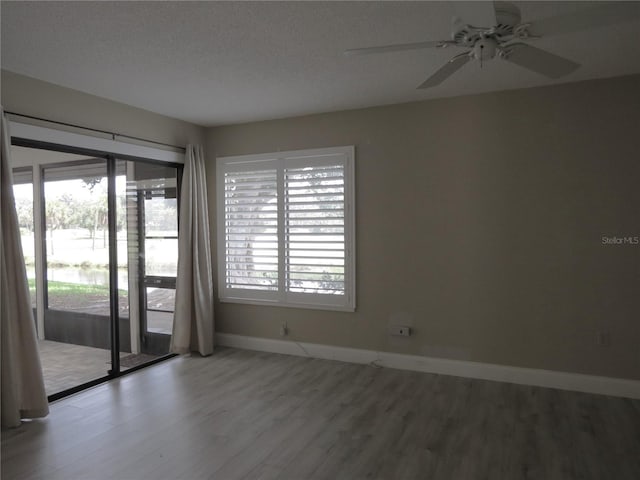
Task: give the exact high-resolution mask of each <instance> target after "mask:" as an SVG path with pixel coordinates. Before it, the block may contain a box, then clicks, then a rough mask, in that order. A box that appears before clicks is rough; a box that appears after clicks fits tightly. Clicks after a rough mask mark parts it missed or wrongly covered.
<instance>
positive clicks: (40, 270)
mask: <svg viewBox="0 0 640 480" xmlns="http://www.w3.org/2000/svg"><path fill="white" fill-rule="evenodd" d="M12 154H13V159H12V161H13V164H14V166H15V168H14V178H15V179H16V181H15V185H14V192H15V195H16V203H17V204H18V210H19V214H20V216H21V219H20V222H21V228H22V236H23V250H24V252H25V263H26V265H27V270H28V272H29V273H28V276H29V284H30V286H31V288H32V295H33V298H34V302H33V303H34V312H35V314H36V315H35V318H36V325H37V331H38V337H39V345H40V356H41V361H42V364H43V372H44V377H45V386H46V390H47V394H49V395H56V394H58V393H60V392H63V391H66V390H69V389H74V388H76V387H77V386H78V385H82V384H86V383H87V382H92V381H95V380H96V379H101V378H104V377H106V376H115V375H117V374H118V373H119V372H120V371H123V370H126V369H128V368H132V367H137V366H139V365H141V364H144V363H146V362H149V361H151V360H154V359H156V358H158V357H161V356H164V355H166V354H167V353H168V347H169V339H170V335H171V330H172V323H173V304H174V298H175V278H176V272H177V256H178V251H177V236H178V232H177V225H178V220H177V218H178V217H177V216H178V203H177V202H178V178H179V175H180V171H179V168H180V166H179V165H173V164H172V165H170V166H168V165H165V164H156V163H151V162H145V161H144V160H142V159H141V160H135V161H134V160H120V159H116V158H115V157H111V156H109V155H104V156H100V155H98V156H93V155H83V154H79V153H62V152H58V151H51V150H46V149H39V148H27V147H22V146H13V147H12Z"/></svg>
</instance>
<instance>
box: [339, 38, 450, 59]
mask: <svg viewBox="0 0 640 480" xmlns="http://www.w3.org/2000/svg"><path fill="white" fill-rule="evenodd" d="M449 43H453V42H451V41H449V40H438V41H433V42H416V43H397V44H394V45H382V46H380V47H365V48H351V49H349V50H345V51H344V54H345V55H347V56H351V55H369V54H371V53H387V52H401V51H404V50H419V49H421V48H436V47H442V46H444V45H446V44H449Z"/></svg>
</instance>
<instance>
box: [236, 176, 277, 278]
mask: <svg viewBox="0 0 640 480" xmlns="http://www.w3.org/2000/svg"><path fill="white" fill-rule="evenodd" d="M277 193H278V186H277V176H276V170H255V171H246V172H236V173H226V174H225V176H224V195H225V200H224V202H225V213H224V216H225V232H224V233H225V263H226V265H227V267H226V269H225V275H226V278H225V284H226V286H227V287H228V288H241V289H250V290H266V291H277V290H278V203H277Z"/></svg>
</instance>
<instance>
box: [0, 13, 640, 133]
mask: <svg viewBox="0 0 640 480" xmlns="http://www.w3.org/2000/svg"><path fill="white" fill-rule="evenodd" d="M607 3H610V2H607ZM635 3H636V4H637V5H640V3H638V2H635ZM517 4H518V6H519V7H520V9H521V11H522V17H523V20H535V19H539V18H544V17H548V16H554V15H559V14H565V13H567V12H572V11H578V10H581V9H587V8H591V7H593V6H594V5H595V3H594V2H586V3H583V2H518V3H517ZM1 9H2V11H1V13H2V68H3V69H6V70H9V71H12V72H15V73H19V74H22V75H27V76H30V77H34V78H37V79H41V80H44V81H47V82H51V83H54V84H58V85H62V86H65V87H69V88H73V89H76V90H80V91H83V92H87V93H91V94H94V95H98V96H101V97H105V98H108V99H112V100H116V101H119V102H123V103H127V104H129V105H133V106H136V107H140V108H144V109H147V110H150V111H153V112H157V113H161V114H164V115H168V116H171V117H175V118H180V119H183V120H186V121H189V122H193V123H196V124H200V125H205V126H211V125H221V124H232V123H241V122H249V121H255V120H265V119H272V118H281V117H288V116H295V115H303V114H308V113H317V112H327V111H334V110H344V109H350V108H359V107H365V106H372V105H383V104H391V103H399V102H408V101H414V100H424V99H428V98H436V97H446V96H454V95H463V94H471V93H479V92H487V91H496V90H505V89H513V88H523V87H531V86H538V85H548V84H551V83H561V82H571V81H577V80H584V79H589V78H601V77H611V76H618V75H625V74H633V73H640V21H639V20H638V17H636V19H635V20H634V21H630V22H625V23H622V24H617V25H614V26H608V27H600V28H596V29H591V30H588V31H582V32H576V33H570V34H563V35H556V36H553V37H549V38H541V39H536V40H532V41H531V42H530V43H531V44H532V45H535V46H537V47H539V48H544V49H547V50H549V51H551V52H553V53H556V54H558V55H562V56H564V57H567V58H570V59H572V60H574V61H577V62H578V63H581V64H582V67H581V68H579V69H578V70H577V71H576V72H574V73H572V74H570V75H569V76H567V77H564V78H562V79H560V80H555V81H552V80H548V79H546V78H545V77H542V76H540V75H538V74H536V73H533V72H530V71H527V70H524V69H522V68H520V67H517V66H515V65H512V64H508V63H506V62H502V61H499V60H494V61H491V62H488V63H485V64H484V66H483V68H482V69H481V68H480V65H479V64H478V63H476V62H470V63H469V64H468V65H466V66H465V67H464V68H463V69H462V70H461V71H460V72H458V73H457V74H456V75H454V76H453V77H451V78H450V79H449V80H448V81H446V82H445V83H444V84H442V85H440V86H439V87H436V88H433V89H430V90H416V87H417V86H418V85H419V84H420V83H422V81H424V80H425V79H426V78H427V77H428V76H429V75H430V74H431V73H433V72H434V71H435V70H437V69H438V68H439V67H440V66H441V65H442V64H443V63H444V62H446V61H447V60H448V59H449V58H450V57H451V56H453V55H454V54H456V53H459V51H458V50H457V49H455V48H449V49H438V50H435V49H433V50H415V51H408V52H395V53H385V54H379V55H368V56H358V57H345V56H344V55H342V51H343V50H344V49H347V48H357V47H366V46H372V45H380V44H386V43H402V42H418V41H424V40H439V39H447V38H449V37H450V29H451V18H452V16H453V15H454V14H455V13H456V12H458V13H459V12H464V11H465V10H464V5H461V4H455V5H454V4H452V3H451V2H400V1H397V2H6V1H5V2H2V4H1ZM469 11H471V10H469ZM466 20H467V21H469V23H472V22H471V21H470V20H471V19H466Z"/></svg>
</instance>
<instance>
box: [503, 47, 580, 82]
mask: <svg viewBox="0 0 640 480" xmlns="http://www.w3.org/2000/svg"><path fill="white" fill-rule="evenodd" d="M502 58H503V59H504V60H506V61H508V62H511V63H515V64H516V65H520V66H521V67H524V68H526V69H529V70H532V71H534V72H537V73H540V74H541V75H545V76H546V77H549V78H560V77H563V76H565V75H568V74H570V73H571V72H573V71H575V70H576V69H577V68H578V67H579V66H580V64H579V63H576V62H573V61H571V60H568V59H566V58H564V57H559V56H558V55H554V54H553V53H549V52H547V51H546V50H541V49H539V48H536V47H532V46H531V45H527V44H526V43H513V44H511V45H507V46H506V47H504V54H503V55H502Z"/></svg>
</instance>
